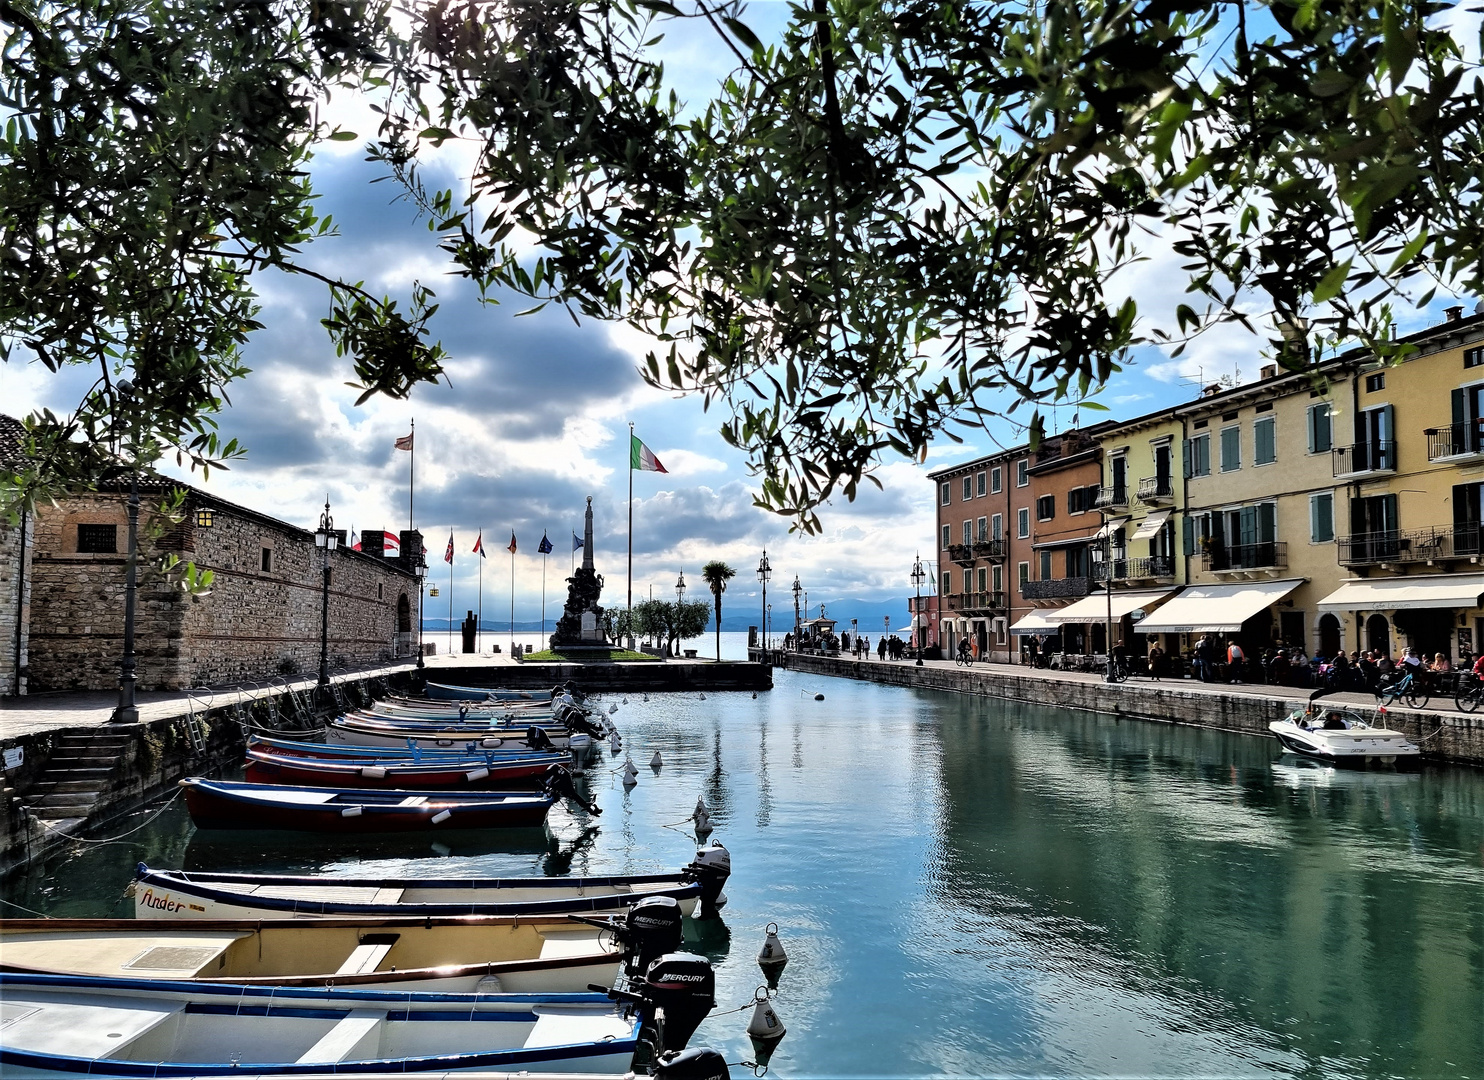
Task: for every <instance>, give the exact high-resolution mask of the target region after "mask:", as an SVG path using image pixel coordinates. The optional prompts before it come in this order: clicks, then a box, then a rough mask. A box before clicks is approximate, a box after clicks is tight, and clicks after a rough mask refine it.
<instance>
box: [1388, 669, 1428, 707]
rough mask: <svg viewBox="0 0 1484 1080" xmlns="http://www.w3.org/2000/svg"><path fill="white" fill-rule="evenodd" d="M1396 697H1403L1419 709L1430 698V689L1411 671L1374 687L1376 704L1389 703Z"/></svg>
mask: <svg viewBox="0 0 1484 1080" xmlns="http://www.w3.org/2000/svg"><path fill="white" fill-rule="evenodd" d="M1398 699H1404V700H1405V701H1406V703H1407V704H1408V705H1410V706H1412V708H1414V709H1421V708H1425V707H1426V706H1427V703H1428V701H1430V700H1431V699H1432V691H1431V690H1430V689H1428V686H1427V683H1426V682H1425V681H1424V680H1423V679H1421V678H1419V677H1418V676H1417V675H1416V674H1414V673H1413V672H1411V671H1408V672H1406V673H1405V674H1403V675H1401V676H1400V677H1399V678H1393V679H1392V680H1391V681H1390V682H1387V683H1382V684H1381V685H1380V686H1378V687H1376V702H1377V704H1380V705H1391V704H1393V703H1395V702H1396V701H1397V700H1398Z"/></svg>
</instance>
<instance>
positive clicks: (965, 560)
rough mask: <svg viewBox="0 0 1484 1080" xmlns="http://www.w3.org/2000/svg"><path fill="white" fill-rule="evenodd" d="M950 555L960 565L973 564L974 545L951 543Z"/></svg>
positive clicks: (949, 546)
mask: <svg viewBox="0 0 1484 1080" xmlns="http://www.w3.org/2000/svg"><path fill="white" fill-rule="evenodd" d="M948 557H949V558H950V559H952V560H953V561H954V562H956V563H958V564H959V565H960V566H973V565H974V547H973V545H972V544H950V545H948Z"/></svg>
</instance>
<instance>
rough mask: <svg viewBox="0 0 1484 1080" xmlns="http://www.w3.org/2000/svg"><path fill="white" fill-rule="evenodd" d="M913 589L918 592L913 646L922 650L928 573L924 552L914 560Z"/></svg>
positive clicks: (913, 616)
mask: <svg viewBox="0 0 1484 1080" xmlns="http://www.w3.org/2000/svg"><path fill="white" fill-rule="evenodd" d="M911 577H912V587H913V588H915V589H916V590H917V599H916V600H914V601H913V602H912V644H913V646H914V647H916V648H919V649H920V648H922V645H923V641H922V583H923V580H924V579H925V578H926V577H927V571H926V570H924V569H923V568H922V552H920V551H919V552H918V553H917V557H916V558H914V559H913V560H912V574H911Z"/></svg>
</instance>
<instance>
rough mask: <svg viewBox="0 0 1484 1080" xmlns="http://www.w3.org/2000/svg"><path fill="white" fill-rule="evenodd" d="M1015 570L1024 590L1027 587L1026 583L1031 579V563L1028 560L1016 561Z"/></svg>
mask: <svg viewBox="0 0 1484 1080" xmlns="http://www.w3.org/2000/svg"><path fill="white" fill-rule="evenodd" d="M1015 572H1016V574H1017V575H1018V578H1017V580H1018V581H1019V582H1020V588H1021V589H1022V591H1023V590H1024V589H1025V583H1026V582H1027V581H1029V580H1030V579H1031V564H1030V563H1028V562H1023V563H1016V565H1015Z"/></svg>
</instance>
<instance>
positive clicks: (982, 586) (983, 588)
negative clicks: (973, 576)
mask: <svg viewBox="0 0 1484 1080" xmlns="http://www.w3.org/2000/svg"><path fill="white" fill-rule="evenodd" d="M978 576H979V589H978V591H979V592H988V591H989V571H988V570H986V569H985V568H984V567H982V566H981V567H980V568H979V574H978Z"/></svg>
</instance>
